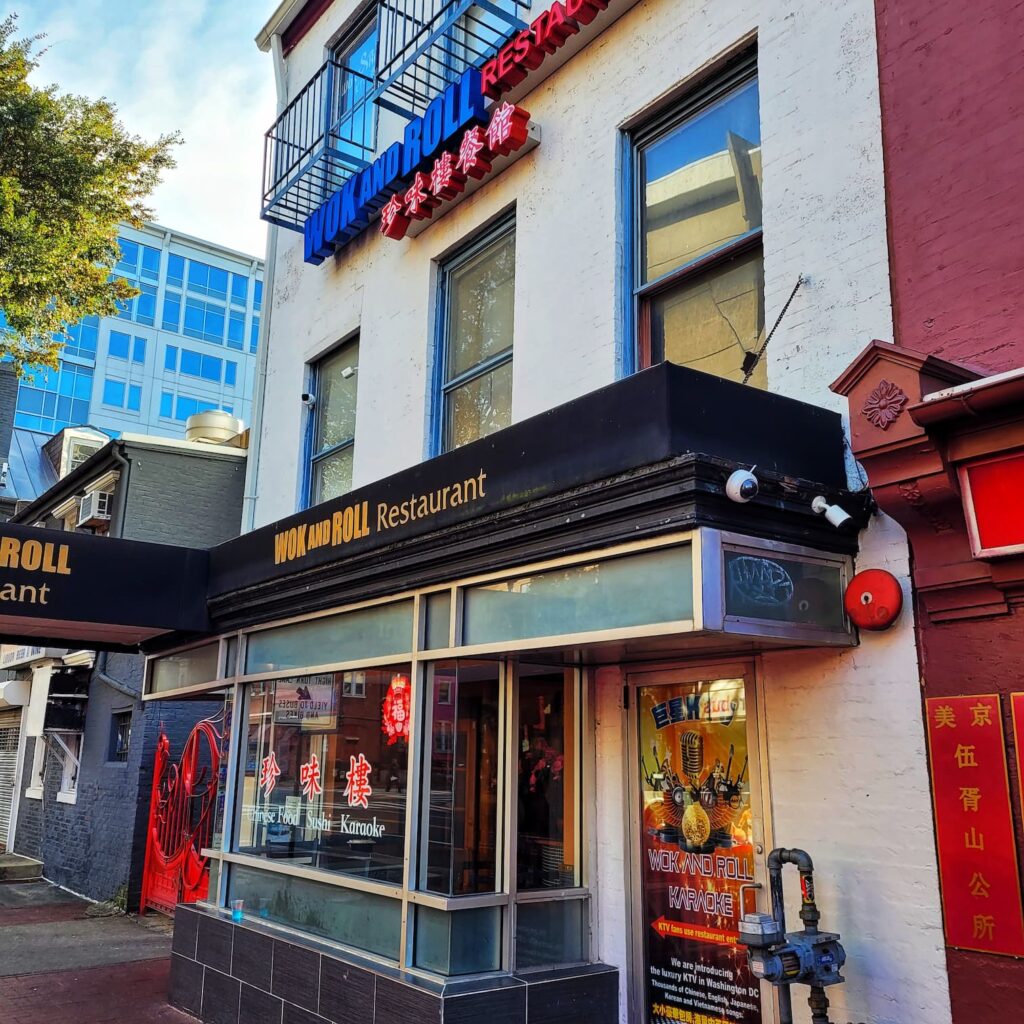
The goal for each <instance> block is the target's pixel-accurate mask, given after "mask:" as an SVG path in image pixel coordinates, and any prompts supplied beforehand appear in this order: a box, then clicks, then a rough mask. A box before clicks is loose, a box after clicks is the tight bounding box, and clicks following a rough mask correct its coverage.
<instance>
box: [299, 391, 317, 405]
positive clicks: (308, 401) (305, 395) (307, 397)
mask: <svg viewBox="0 0 1024 1024" xmlns="http://www.w3.org/2000/svg"><path fill="white" fill-rule="evenodd" d="M302 404H303V405H304V406H305V407H306V408H307V409H312V408H313V406H314V405H316V395H314V394H311V393H310V392H308V391H303V392H302Z"/></svg>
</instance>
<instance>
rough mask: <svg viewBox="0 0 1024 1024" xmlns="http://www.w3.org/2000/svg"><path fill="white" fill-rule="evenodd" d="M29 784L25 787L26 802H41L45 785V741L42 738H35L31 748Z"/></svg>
mask: <svg viewBox="0 0 1024 1024" xmlns="http://www.w3.org/2000/svg"><path fill="white" fill-rule="evenodd" d="M28 779H29V784H28V786H26V787H25V798H26V799H27V800H42V799H43V787H44V786H45V784H46V740H45V739H43V737H42V736H37V737H36V738H35V743H34V744H33V747H32V769H31V772H30V773H29V777H28Z"/></svg>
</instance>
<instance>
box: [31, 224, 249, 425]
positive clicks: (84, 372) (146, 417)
mask: <svg viewBox="0 0 1024 1024" xmlns="http://www.w3.org/2000/svg"><path fill="white" fill-rule="evenodd" d="M119 241H120V246H121V260H120V262H119V263H118V264H117V266H116V267H115V270H114V272H115V273H116V274H118V275H119V276H121V277H123V278H125V279H126V280H127V281H129V282H130V283H131V284H132V285H133V286H134V287H135V288H137V289H138V291H139V294H138V295H137V296H136V297H135V298H134V299H132V300H131V301H130V302H127V303H125V304H124V306H123V308H122V309H121V310H120V312H119V314H118V315H117V316H116V317H102V318H100V317H94V316H93V317H86V318H85V320H83V321H82V322H81V323H80V324H76V325H74V326H73V327H71V328H70V334H71V337H70V339H69V340H68V341H67V343H66V345H65V347H64V350H63V352H62V354H61V360H60V367H59V369H57V370H49V369H40V370H37V371H35V372H33V373H31V374H30V375H29V376H28V377H26V378H25V379H24V380H23V381H22V382H21V385H20V387H19V389H18V402H17V411H16V413H15V423H14V425H15V427H16V428H20V429H25V430H32V431H39V432H42V433H45V434H48V435H49V434H55V433H57V432H58V431H59V430H61V429H63V428H64V427H68V426H81V425H84V424H91V425H92V426H94V427H98V428H100V429H101V430H104V431H107V432H109V433H112V434H121V433H125V432H130V433H138V434H147V435H153V436H162V437H183V436H184V431H185V420H187V419H188V417H189V416H191V415H192V414H193V413H196V412H203V411H206V410H208V409H223V410H225V411H226V412H230V413H232V414H233V415H235V416H238V417H239V418H240V419H242V420H244V421H246V422H248V420H249V418H250V410H251V406H252V391H253V380H254V375H255V353H256V348H257V342H258V339H259V330H260V316H261V313H262V306H263V262H262V260H259V259H256V258H255V257H252V256H246V255H245V254H243V253H239V252H235V251H234V250H231V249H226V248H224V247H222V246H218V245H214V244H213V243H211V242H205V241H202V240H201V239H198V238H193V237H191V236H189V235H184V234H181V233H179V232H176V231H172V230H170V229H168V228H164V227H161V226H159V225H156V224H147V225H145V226H144V227H143V228H133V227H130V226H128V225H124V226H122V229H121V232H120V239H119Z"/></svg>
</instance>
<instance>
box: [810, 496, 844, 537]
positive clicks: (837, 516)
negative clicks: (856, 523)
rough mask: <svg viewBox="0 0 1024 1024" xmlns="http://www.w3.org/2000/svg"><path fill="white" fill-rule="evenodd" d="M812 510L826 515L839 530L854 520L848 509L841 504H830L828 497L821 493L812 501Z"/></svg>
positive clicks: (820, 514)
mask: <svg viewBox="0 0 1024 1024" xmlns="http://www.w3.org/2000/svg"><path fill="white" fill-rule="evenodd" d="M811 510H812V511H814V512H817V513H818V515H819V516H824V517H825V518H826V519H827V520H828V521H829V522H830V523H831V524H832V525H833V526H834V527H835V528H836V529H837V530H841V529H842V528H843V527H844V526H848V525H849V524H850V523H852V522H853V516H851V515H850V513H849V512H847V511H846V509H844V508H841V507H840V506H839V505H830V504H829V503H828V498H826V497H824V496H823V495H821V494H819V495H818V496H817V497H816V498H815V499H814V501H812V502H811Z"/></svg>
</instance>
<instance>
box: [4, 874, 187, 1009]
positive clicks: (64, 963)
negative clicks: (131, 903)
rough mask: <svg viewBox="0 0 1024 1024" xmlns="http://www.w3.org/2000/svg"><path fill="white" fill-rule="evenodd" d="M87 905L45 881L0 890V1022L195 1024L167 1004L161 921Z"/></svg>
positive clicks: (165, 932)
mask: <svg viewBox="0 0 1024 1024" xmlns="http://www.w3.org/2000/svg"><path fill="white" fill-rule="evenodd" d="M91 908H92V905H91V904H90V903H88V902H87V901H85V900H82V899H79V898H77V897H75V896H72V895H71V894H70V893H67V892H65V891H63V890H61V889H58V888H56V887H55V886H52V885H50V884H49V883H48V882H31V883H6V884H2V885H0V1024H196V1022H195V1020H194V1019H193V1018H192V1017H189V1016H186V1015H185V1014H183V1013H181V1012H180V1011H178V1010H175V1009H172V1008H171V1006H169V1005H168V1003H167V984H168V976H169V973H170V964H171V961H170V946H171V936H170V927H169V922H167V921H166V920H164V919H161V918H145V919H142V920H140V919H137V918H133V917H123V916H121V915H115V916H113V917H104V916H99V917H90V916H89V911H90V910H91Z"/></svg>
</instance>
